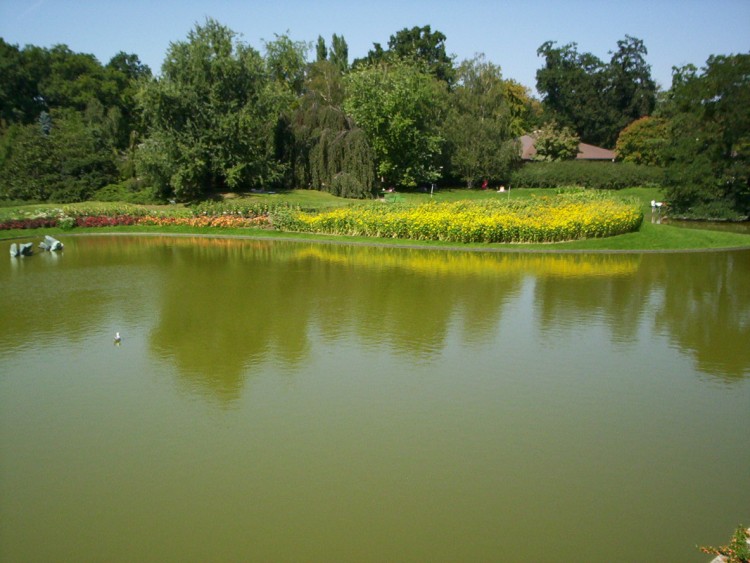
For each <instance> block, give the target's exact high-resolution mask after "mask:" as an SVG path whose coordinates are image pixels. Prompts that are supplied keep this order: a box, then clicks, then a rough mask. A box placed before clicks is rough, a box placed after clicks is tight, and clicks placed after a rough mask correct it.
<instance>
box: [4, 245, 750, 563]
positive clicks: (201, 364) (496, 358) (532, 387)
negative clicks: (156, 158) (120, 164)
mask: <svg viewBox="0 0 750 563" xmlns="http://www.w3.org/2000/svg"><path fill="white" fill-rule="evenodd" d="M61 239H62V240H63V242H64V243H65V249H64V251H63V252H62V253H61V254H50V253H36V254H35V255H34V256H32V257H29V258H24V259H10V258H9V253H8V247H9V246H10V243H9V242H4V243H1V244H0V253H2V254H0V256H4V257H5V258H2V259H0V295H2V299H0V560H2V561H13V562H20V561H45V562H47V561H108V562H110V561H111V562H118V561H127V562H132V561H145V562H148V561H154V562H157V561H158V562H163V561H180V562H182V561H201V562H204V561H378V562H382V561H535V562H545V561H549V562H568V561H570V562H574V561H575V562H580V561H611V562H619V561H622V562H635V561H638V562H645V561H688V562H689V561H696V562H705V561H706V560H707V559H709V558H707V556H705V555H703V554H701V553H700V552H698V550H697V549H696V548H695V545H696V544H723V543H726V542H727V541H728V539H729V537H730V535H731V533H732V531H733V530H734V528H735V527H736V526H737V525H738V524H740V523H744V524H745V525H748V523H750V448H748V438H749V437H750V431H749V430H748V428H750V345H749V344H750V283H748V280H749V279H750V252H748V251H738V252H726V253H723V252H721V253H695V254H640V255H639V254H632V255H619V254H618V255H605V254H591V255H578V254H491V253H473V252H467V253H456V252H441V251H427V250H407V249H385V248H367V247H350V246H338V245H316V244H310V243H279V242H266V241H264V242H260V241H249V240H229V239H200V238H194V237H191V238H168V237H129V236H128V237H126V236H100V237H67V238H66V237H61ZM117 331H119V332H120V333H121V335H122V342H121V343H120V345H119V346H117V345H115V344H114V342H113V335H114V334H115V332H117Z"/></svg>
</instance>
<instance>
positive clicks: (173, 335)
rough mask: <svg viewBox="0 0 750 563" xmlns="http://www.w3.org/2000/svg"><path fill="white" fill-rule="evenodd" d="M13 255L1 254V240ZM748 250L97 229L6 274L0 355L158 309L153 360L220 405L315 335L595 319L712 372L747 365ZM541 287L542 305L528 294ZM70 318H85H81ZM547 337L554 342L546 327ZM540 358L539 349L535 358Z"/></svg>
mask: <svg viewBox="0 0 750 563" xmlns="http://www.w3.org/2000/svg"><path fill="white" fill-rule="evenodd" d="M0 250H2V251H5V249H4V248H3V249H0ZM748 279H750V253H749V252H748V251H736V252H720V253H693V254H663V255H662V254H590V255H587V254H504V253H478V252H445V251H434V250H415V249H396V248H382V247H359V246H345V245H333V244H330V245H328V244H313V243H292V242H270V241H249V240H237V239H217V238H200V237H184V238H180V237H87V238H80V239H75V240H73V239H72V238H71V242H70V244H68V243H67V242H66V250H65V254H63V255H61V256H60V257H58V258H57V261H56V262H54V263H53V262H50V261H48V260H47V261H44V260H43V257H41V256H38V257H32V258H31V259H26V261H25V262H18V261H16V262H13V261H12V264H10V265H6V266H5V267H3V268H2V269H0V281H1V282H2V286H3V288H4V299H3V300H2V303H1V304H0V320H1V321H2V323H3V327H4V329H3V330H1V331H0V356H1V355H2V354H3V353H12V352H13V351H14V350H16V349H17V347H18V343H19V342H23V341H28V340H30V339H34V340H38V339H40V338H41V339H45V338H46V339H51V338H55V339H66V340H68V341H71V342H83V340H84V339H85V338H86V337H87V334H89V333H90V331H91V330H92V323H94V322H96V323H101V319H102V318H105V319H106V318H108V317H112V316H114V315H124V316H125V318H128V319H132V320H133V322H138V319H139V318H143V317H144V313H143V312H142V310H143V309H144V308H148V309H149V310H150V311H151V314H152V315H153V320H152V321H149V322H151V323H152V324H151V325H150V326H149V327H147V328H146V330H148V335H149V338H148V349H149V351H150V353H151V354H153V355H154V356H156V357H157V358H159V359H161V360H162V361H167V362H169V363H170V364H173V365H174V366H176V368H177V370H178V372H179V373H180V377H181V378H182V379H183V384H184V385H186V386H188V387H189V388H191V389H194V390H196V391H197V392H200V393H207V394H209V395H211V396H214V397H217V398H219V399H221V400H223V401H232V400H234V399H236V398H237V397H239V396H240V394H241V392H242V389H243V387H244V386H245V385H246V383H247V381H246V380H247V378H248V377H253V375H254V374H255V373H259V372H260V371H262V368H263V366H264V365H265V364H266V363H267V362H274V363H276V364H281V365H283V366H286V369H288V370H291V371H295V370H301V369H304V366H305V363H306V362H307V361H308V360H309V359H310V357H311V354H312V353H313V347H314V346H315V342H316V338H323V339H324V340H325V341H326V342H327V343H328V344H330V345H333V346H336V345H339V343H341V342H343V341H344V340H346V339H347V338H350V337H351V336H352V335H353V336H354V337H355V338H356V339H358V341H359V343H360V345H364V346H366V347H368V348H369V349H373V350H379V349H382V350H383V351H386V352H388V353H392V354H397V355H398V354H403V355H408V356H409V357H410V358H417V359H420V358H421V359H422V360H424V361H433V360H435V359H436V358H439V357H440V354H442V353H443V350H444V349H445V347H446V346H447V344H448V341H449V339H450V338H452V337H453V336H454V335H457V338H458V339H459V341H460V343H459V345H472V346H481V345H492V343H493V342H494V341H495V340H496V338H497V334H496V333H497V327H498V325H499V324H500V323H501V322H502V320H503V318H504V317H507V316H508V315H514V316H518V315H520V316H522V317H526V318H533V319H534V320H535V321H534V322H535V325H536V326H537V327H538V330H539V333H538V334H537V336H536V338H538V339H539V338H541V339H543V338H545V337H550V338H554V337H555V335H558V334H561V333H564V331H566V330H570V329H571V328H572V327H575V326H577V325H580V324H582V323H598V324H597V326H601V327H602V328H603V329H605V330H606V331H608V333H609V338H610V339H611V340H613V341H620V342H635V341H637V340H638V339H639V338H643V337H644V331H645V334H646V335H647V336H646V337H648V335H651V334H654V335H665V336H667V337H668V339H669V341H670V342H671V343H672V345H673V346H675V347H677V348H679V349H680V350H682V351H683V353H686V354H689V355H690V356H692V358H693V359H694V361H695V363H696V365H697V367H698V369H699V370H701V371H702V372H704V373H706V374H708V375H711V376H715V377H719V378H722V379H723V380H725V381H731V380H732V379H737V378H741V377H744V376H746V375H747V374H748V371H749V370H750V347H748V346H747V342H750V284H748V283H747V280H748ZM529 283H530V284H531V286H530V287H532V295H533V305H532V306H531V307H528V306H525V305H523V304H522V303H521V301H520V299H521V293H522V288H523V287H529ZM72 312H74V314H73V313H72ZM545 335H547V336H545ZM530 353H531V352H530Z"/></svg>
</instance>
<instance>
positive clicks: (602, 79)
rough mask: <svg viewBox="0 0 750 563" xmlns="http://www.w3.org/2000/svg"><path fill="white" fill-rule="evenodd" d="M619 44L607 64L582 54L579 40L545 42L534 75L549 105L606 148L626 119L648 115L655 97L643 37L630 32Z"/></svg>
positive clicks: (583, 136) (561, 119)
mask: <svg viewBox="0 0 750 563" xmlns="http://www.w3.org/2000/svg"><path fill="white" fill-rule="evenodd" d="M617 45H618V50H617V51H616V52H614V53H613V54H612V58H611V60H610V62H609V63H604V62H603V61H602V60H600V59H599V58H598V57H596V56H594V55H592V54H591V53H579V52H578V46H577V44H576V43H569V44H567V45H563V46H562V47H557V46H556V44H555V42H554V41H547V42H545V43H543V44H542V45H541V46H540V47H539V49H538V50H537V54H538V55H539V56H540V57H544V66H543V67H542V68H541V69H539V70H537V73H536V80H537V89H538V90H539V91H540V92H541V93H542V100H543V104H544V107H545V109H546V110H547V111H549V112H550V113H551V115H552V117H553V118H554V119H555V120H556V121H558V122H559V123H560V124H561V125H563V126H567V127H571V128H572V129H573V130H574V131H576V133H578V135H580V137H581V139H582V140H583V141H585V142H587V143H592V144H595V145H602V146H605V147H613V146H614V144H615V141H616V139H617V135H618V133H619V132H620V131H621V130H622V128H623V127H625V126H626V125H627V124H628V123H630V122H631V121H634V120H635V119H638V118H639V117H643V116H645V115H648V114H649V113H650V112H651V111H652V110H653V108H654V105H655V100H656V85H655V83H654V81H653V80H652V79H651V68H650V66H649V65H648V64H646V62H645V55H646V54H647V51H646V47H645V46H644V44H643V42H642V41H641V40H639V39H637V38H634V37H630V36H626V37H625V39H624V40H621V41H618V43H617Z"/></svg>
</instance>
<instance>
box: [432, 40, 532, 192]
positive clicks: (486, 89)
mask: <svg viewBox="0 0 750 563" xmlns="http://www.w3.org/2000/svg"><path fill="white" fill-rule="evenodd" d="M509 94H510V95H509ZM514 94H518V91H517V90H516V88H515V84H511V85H510V86H509V85H508V84H507V83H506V82H505V81H503V79H502V75H501V72H500V67H498V66H495V65H493V64H492V63H490V62H487V61H485V59H484V56H482V55H480V56H477V57H475V58H474V59H471V60H467V61H464V62H463V63H462V64H461V65H460V66H459V68H458V83H457V85H456V87H455V89H454V91H453V92H452V94H451V103H450V107H451V109H450V112H449V113H448V117H447V119H446V122H445V127H444V131H445V137H446V140H447V145H448V152H449V155H450V163H451V168H452V169H453V170H454V171H456V172H457V173H458V174H459V175H460V176H461V178H462V179H463V180H464V181H465V182H466V184H467V186H468V187H469V188H471V187H472V185H473V183H474V181H475V180H477V179H480V178H492V179H498V180H501V179H506V178H507V177H508V175H509V173H510V170H511V168H512V167H513V165H514V164H515V163H516V162H517V161H518V159H519V150H518V145H517V142H516V141H515V137H517V136H518V135H520V134H521V132H522V130H523V129H522V126H521V125H520V123H518V122H517V121H516V119H518V118H519V117H520V116H519V114H520V112H521V111H522V110H521V109H520V108H519V107H518V102H519V100H518V99H517V98H515V97H513V95H514Z"/></svg>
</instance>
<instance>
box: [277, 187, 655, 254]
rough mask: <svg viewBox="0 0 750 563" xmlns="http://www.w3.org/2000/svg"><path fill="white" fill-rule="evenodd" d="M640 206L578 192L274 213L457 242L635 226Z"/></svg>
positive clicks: (327, 225) (366, 232)
mask: <svg viewBox="0 0 750 563" xmlns="http://www.w3.org/2000/svg"><path fill="white" fill-rule="evenodd" d="M642 220H643V214H642V213H641V211H640V209H639V207H638V205H636V204H633V203H625V202H623V201H621V200H616V199H613V198H610V197H607V196H604V195H601V194H595V193H589V192H579V193H573V194H561V195H558V196H553V197H543V198H535V199H532V200H528V201H523V202H518V201H514V202H499V201H496V200H488V201H482V202H467V201H461V202H455V203H442V204H440V203H427V204H423V205H418V206H405V205H398V204H383V203H370V204H364V205H357V206H352V207H345V208H339V209H335V210H332V211H327V212H323V213H305V212H301V211H296V212H291V213H288V214H284V215H278V216H275V217H274V221H273V224H274V226H275V227H277V228H280V229H282V230H292V231H300V232H311V233H326V234H334V235H352V236H365V237H386V238H406V239H414V240H439V241H447V242H461V243H472V242H480V243H493V242H525V243H540V242H560V241H566V240H578V239H585V238H599V237H609V236H613V235H618V234H622V233H626V232H630V231H635V230H637V229H638V227H639V226H640V224H641V222H642Z"/></svg>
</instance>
